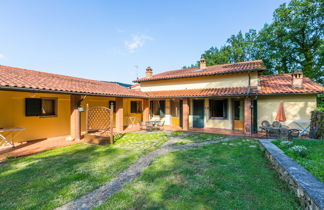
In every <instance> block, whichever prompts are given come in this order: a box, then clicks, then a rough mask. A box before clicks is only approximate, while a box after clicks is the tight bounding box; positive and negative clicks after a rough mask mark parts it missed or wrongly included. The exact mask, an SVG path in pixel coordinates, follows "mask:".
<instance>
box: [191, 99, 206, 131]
mask: <svg viewBox="0 0 324 210" xmlns="http://www.w3.org/2000/svg"><path fill="white" fill-rule="evenodd" d="M204 107H205V103H204V100H193V127H194V128H203V127H204V115H205V114H204V110H205V109H204Z"/></svg>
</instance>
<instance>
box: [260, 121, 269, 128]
mask: <svg viewBox="0 0 324 210" xmlns="http://www.w3.org/2000/svg"><path fill="white" fill-rule="evenodd" d="M270 126H271V124H270V123H269V121H267V120H263V121H262V122H261V127H270Z"/></svg>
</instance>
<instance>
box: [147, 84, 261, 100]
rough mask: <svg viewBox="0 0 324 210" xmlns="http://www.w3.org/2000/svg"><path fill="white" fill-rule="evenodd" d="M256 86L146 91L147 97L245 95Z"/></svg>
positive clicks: (253, 90)
mask: <svg viewBox="0 0 324 210" xmlns="http://www.w3.org/2000/svg"><path fill="white" fill-rule="evenodd" d="M256 88H257V87H251V88H249V87H232V88H208V89H185V90H166V91H150V92H147V94H148V97H149V98H178V97H213V96H214V97H216V96H217V97H218V96H246V95H248V94H249V93H252V92H255V90H256Z"/></svg>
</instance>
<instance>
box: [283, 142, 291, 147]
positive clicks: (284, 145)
mask: <svg viewBox="0 0 324 210" xmlns="http://www.w3.org/2000/svg"><path fill="white" fill-rule="evenodd" d="M292 144H293V143H292V142H291V141H281V142H280V146H282V147H290V146H291V145H292Z"/></svg>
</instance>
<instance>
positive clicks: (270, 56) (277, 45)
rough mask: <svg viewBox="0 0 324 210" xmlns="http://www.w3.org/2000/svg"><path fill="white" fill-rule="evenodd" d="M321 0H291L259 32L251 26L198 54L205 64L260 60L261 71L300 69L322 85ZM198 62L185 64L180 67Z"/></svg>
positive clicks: (323, 6)
mask: <svg viewBox="0 0 324 210" xmlns="http://www.w3.org/2000/svg"><path fill="white" fill-rule="evenodd" d="M323 37H324V1H323V0H292V1H291V2H290V3H289V4H282V5H280V7H279V8H278V9H276V10H275V12H274V13H273V22H272V23H271V24H265V25H264V27H263V28H262V29H261V30H260V31H256V30H255V29H250V30H249V31H248V32H247V33H242V32H241V31H240V32H239V33H238V34H237V35H232V36H231V37H230V38H229V39H228V40H227V42H226V44H225V45H223V46H221V47H219V48H218V47H211V48H210V49H208V50H206V51H205V52H204V53H203V54H202V55H201V56H202V57H204V58H205V59H206V61H207V65H215V64H224V63H235V62H241V61H249V60H258V59H262V60H263V61H264V63H265V65H266V67H267V71H266V72H264V74H275V73H278V74H281V73H290V72H293V71H295V70H298V71H303V72H304V75H305V76H307V77H309V78H311V79H313V80H314V81H317V82H319V83H321V84H324V67H323V64H324V41H323ZM197 65H198V61H197V63H196V64H192V65H191V66H184V67H183V68H190V67H195V66H197Z"/></svg>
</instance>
